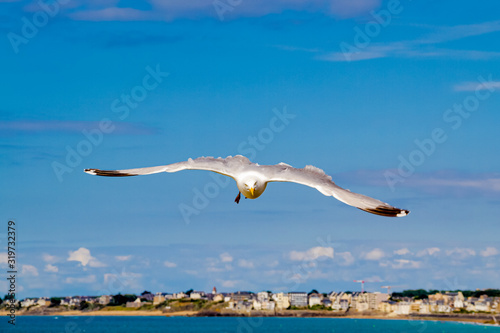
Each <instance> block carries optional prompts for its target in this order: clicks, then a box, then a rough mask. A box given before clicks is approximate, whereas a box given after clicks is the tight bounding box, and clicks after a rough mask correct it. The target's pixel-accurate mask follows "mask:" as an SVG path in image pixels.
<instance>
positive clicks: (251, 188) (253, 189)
mask: <svg viewBox="0 0 500 333" xmlns="http://www.w3.org/2000/svg"><path fill="white" fill-rule="evenodd" d="M254 192H255V187H250V193H251V194H252V197H253V193H254Z"/></svg>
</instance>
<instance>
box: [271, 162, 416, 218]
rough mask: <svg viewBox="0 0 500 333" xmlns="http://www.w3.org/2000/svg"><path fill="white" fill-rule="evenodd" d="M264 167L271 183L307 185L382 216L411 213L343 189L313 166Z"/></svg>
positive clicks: (282, 165) (283, 165)
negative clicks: (298, 167)
mask: <svg viewBox="0 0 500 333" xmlns="http://www.w3.org/2000/svg"><path fill="white" fill-rule="evenodd" d="M263 167H264V168H265V171H264V173H265V175H266V176H267V177H269V180H268V181H270V182H292V183H298V184H302V185H307V186H310V187H313V188H315V189H317V190H318V191H320V192H321V193H323V194H324V195H326V196H333V197H334V198H336V199H338V200H340V201H342V202H343V203H346V204H348V205H350V206H354V207H356V208H359V209H361V210H364V211H365V212H369V213H372V214H377V215H382V216H405V215H408V214H409V213H410V211H409V210H405V209H399V208H395V207H393V206H391V205H389V204H387V203H385V202H382V201H380V200H377V199H374V198H370V197H367V196H366V195H362V194H358V193H353V192H351V191H349V190H346V189H343V188H342V187H340V186H338V185H337V184H335V183H334V182H333V181H332V177H330V176H328V175H326V174H325V172H324V171H323V170H321V169H319V168H316V167H314V166H312V165H307V166H306V167H305V168H303V169H297V168H294V167H292V166H290V165H287V164H285V163H280V164H277V165H269V166H263Z"/></svg>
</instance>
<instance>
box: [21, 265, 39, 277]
mask: <svg viewBox="0 0 500 333" xmlns="http://www.w3.org/2000/svg"><path fill="white" fill-rule="evenodd" d="M21 274H22V275H27V276H30V275H31V276H38V269H36V267H35V266H32V265H22V269H21Z"/></svg>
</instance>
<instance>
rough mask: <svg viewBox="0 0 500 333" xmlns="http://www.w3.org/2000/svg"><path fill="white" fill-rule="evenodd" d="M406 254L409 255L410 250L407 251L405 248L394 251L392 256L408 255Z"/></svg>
mask: <svg viewBox="0 0 500 333" xmlns="http://www.w3.org/2000/svg"><path fill="white" fill-rule="evenodd" d="M408 253H410V250H408V249H407V248H406V247H405V248H402V249H399V250H396V251H394V254H397V255H398V256H404V255H405V254H408Z"/></svg>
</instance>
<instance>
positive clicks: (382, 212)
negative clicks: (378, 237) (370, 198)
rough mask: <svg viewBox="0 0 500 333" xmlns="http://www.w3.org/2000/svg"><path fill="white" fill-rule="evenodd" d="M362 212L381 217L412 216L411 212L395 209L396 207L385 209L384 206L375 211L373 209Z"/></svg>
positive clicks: (365, 209)
mask: <svg viewBox="0 0 500 333" xmlns="http://www.w3.org/2000/svg"><path fill="white" fill-rule="evenodd" d="M360 209H361V210H364V211H365V212H368V213H372V214H375V215H380V216H388V217H402V216H406V215H408V214H410V211H409V210H406V209H399V208H394V207H384V206H378V207H377V208H375V209H371V208H360Z"/></svg>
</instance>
